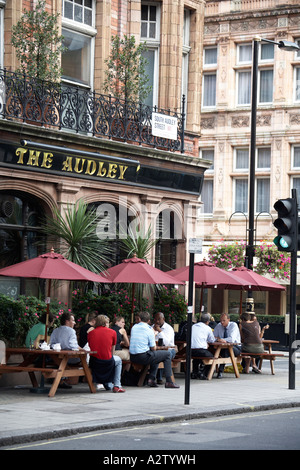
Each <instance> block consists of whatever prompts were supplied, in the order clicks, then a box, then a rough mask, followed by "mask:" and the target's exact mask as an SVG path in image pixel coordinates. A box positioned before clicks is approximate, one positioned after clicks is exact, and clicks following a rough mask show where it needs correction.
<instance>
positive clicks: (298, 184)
mask: <svg viewBox="0 0 300 470" xmlns="http://www.w3.org/2000/svg"><path fill="white" fill-rule="evenodd" d="M292 189H296V190H297V196H298V195H300V178H293V180H292ZM298 197H299V196H298Z"/></svg>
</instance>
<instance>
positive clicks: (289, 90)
mask: <svg viewBox="0 0 300 470" xmlns="http://www.w3.org/2000/svg"><path fill="white" fill-rule="evenodd" d="M299 14H300V4H299V2H297V1H294V0H292V1H290V2H285V1H281V0H266V1H256V0H238V1H210V0H208V1H207V2H206V9H205V27H204V40H203V95H202V104H201V138H200V141H199V149H200V157H204V158H210V159H211V160H212V161H213V165H212V167H211V169H209V170H208V171H207V172H206V173H205V183H204V188H203V192H202V196H201V198H202V201H203V202H204V208H203V209H202V212H201V216H200V223H201V231H202V232H203V233H204V240H205V245H206V248H207V249H208V248H209V246H210V245H211V244H213V243H218V241H220V240H224V241H228V242H232V241H236V240H237V241H245V239H246V237H247V227H248V184H249V183H248V176H249V147H250V115H251V70H252V41H253V38H254V37H256V36H259V37H260V38H264V39H269V40H272V41H275V42H279V41H280V40H288V41H292V42H295V43H299V40H300V33H299V25H300V23H299V21H300V15H299ZM299 70H300V52H287V51H284V50H282V49H280V48H279V47H278V46H277V45H274V44H271V43H267V42H264V41H261V42H260V48H259V58H258V101H257V122H256V169H255V228H256V233H255V239H256V241H257V242H258V243H259V241H260V240H267V241H269V242H272V240H273V238H274V237H275V235H276V234H277V231H276V229H275V227H274V226H273V223H272V219H273V220H275V218H276V214H277V213H276V212H275V210H274V208H273V205H274V203H275V202H276V200H277V199H280V198H285V197H291V189H292V188H296V189H298V194H299V190H300V186H299V183H300V166H299V162H298V155H299V152H300V133H299V116H300V114H299V113H300V95H299ZM288 291H289V290H288V289H287V294H288ZM226 295H227V293H226V294H225V296H226ZM229 295H230V294H229ZM254 295H256V294H254ZM256 298H257V303H260V304H261V305H262V308H261V310H262V313H265V311H266V313H267V312H268V313H279V312H281V313H284V312H285V310H286V303H285V296H284V295H283V296H282V298H281V300H280V294H277V295H275V297H274V299H273V300H271V295H270V296H268V294H266V293H260V294H257V297H256ZM227 301H228V298H226V303H227ZM237 303H238V299H237V297H236V295H235V297H234V294H233V297H232V302H231V301H230V299H229V305H230V304H232V305H234V304H235V305H236V304H237ZM258 313H260V312H258Z"/></svg>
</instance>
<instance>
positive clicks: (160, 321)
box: [152, 312, 176, 384]
mask: <svg viewBox="0 0 300 470" xmlns="http://www.w3.org/2000/svg"><path fill="white" fill-rule="evenodd" d="M152 328H153V329H154V334H155V341H157V342H158V346H157V347H158V349H160V348H165V349H168V351H169V352H170V354H171V360H172V359H173V357H174V356H175V355H176V349H175V332H174V329H173V328H172V326H171V325H169V324H168V323H166V322H165V316H164V314H163V313H162V312H158V313H156V314H155V315H154V324H153V325H152ZM159 340H160V341H159ZM160 342H161V343H162V344H161V345H160ZM162 375H163V369H158V370H157V375H156V377H157V383H158V384H160V383H162Z"/></svg>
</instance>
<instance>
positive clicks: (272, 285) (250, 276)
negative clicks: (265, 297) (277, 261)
mask: <svg viewBox="0 0 300 470" xmlns="http://www.w3.org/2000/svg"><path fill="white" fill-rule="evenodd" d="M232 272H233V273H234V274H235V275H236V276H238V277H239V278H241V279H244V281H246V282H247V284H248V285H247V286H246V288H245V289H246V290H257V291H265V290H266V291H275V290H285V287H284V286H282V285H280V284H277V282H274V281H271V280H270V279H267V278H266V277H264V276H261V275H260V274H258V273H256V272H254V271H252V270H251V269H248V268H246V267H245V266H240V267H238V268H233V269H232ZM242 296H243V292H242V291H241V295H240V315H241V313H242Z"/></svg>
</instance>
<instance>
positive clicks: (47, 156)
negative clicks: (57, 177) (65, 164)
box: [41, 152, 53, 168]
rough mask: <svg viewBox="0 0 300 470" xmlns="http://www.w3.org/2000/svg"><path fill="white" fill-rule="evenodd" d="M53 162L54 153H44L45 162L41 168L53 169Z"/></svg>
mask: <svg viewBox="0 0 300 470" xmlns="http://www.w3.org/2000/svg"><path fill="white" fill-rule="evenodd" d="M52 162H53V153H50V152H49V153H47V152H44V153H43V161H42V164H41V167H43V168H51V167H52Z"/></svg>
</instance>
